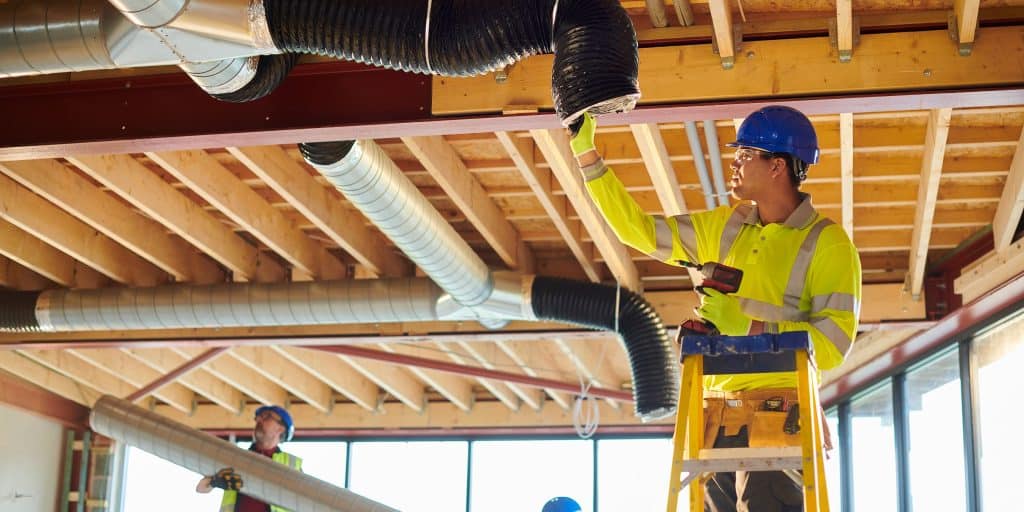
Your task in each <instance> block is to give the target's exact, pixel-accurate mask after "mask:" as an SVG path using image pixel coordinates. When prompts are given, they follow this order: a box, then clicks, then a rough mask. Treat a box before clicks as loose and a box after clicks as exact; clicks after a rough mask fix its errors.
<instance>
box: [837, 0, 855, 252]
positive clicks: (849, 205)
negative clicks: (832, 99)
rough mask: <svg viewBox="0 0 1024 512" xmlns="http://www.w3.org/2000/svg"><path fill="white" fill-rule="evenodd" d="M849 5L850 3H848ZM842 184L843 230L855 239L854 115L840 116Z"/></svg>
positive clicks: (845, 114)
mask: <svg viewBox="0 0 1024 512" xmlns="http://www.w3.org/2000/svg"><path fill="white" fill-rule="evenodd" d="M847 4H849V1H847ZM839 160H840V164H839V167H840V171H839V173H840V183H841V186H842V201H843V209H842V211H843V219H842V220H843V229H845V230H846V235H847V236H849V237H850V238H851V239H852V238H853V201H854V198H853V114H852V113H843V114H839Z"/></svg>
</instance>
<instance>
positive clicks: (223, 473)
mask: <svg viewBox="0 0 1024 512" xmlns="http://www.w3.org/2000/svg"><path fill="white" fill-rule="evenodd" d="M210 487H216V488H218V489H224V490H225V491H237V490H239V489H241V488H242V477H241V476H239V475H238V473H235V469H234V468H224V469H221V470H220V471H218V472H217V474H216V475H213V476H211V477H210Z"/></svg>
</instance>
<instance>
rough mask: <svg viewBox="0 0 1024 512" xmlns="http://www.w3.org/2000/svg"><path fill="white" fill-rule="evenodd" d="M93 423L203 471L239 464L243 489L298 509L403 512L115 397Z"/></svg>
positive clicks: (101, 405)
mask: <svg viewBox="0 0 1024 512" xmlns="http://www.w3.org/2000/svg"><path fill="white" fill-rule="evenodd" d="M89 424H90V426H91V428H92V430H94V431H96V432H98V433H100V434H103V435H105V436H107V437H110V438H112V439H116V440H118V441H120V442H122V443H125V444H130V445H132V446H135V447H137V448H139V449H141V450H145V451H147V452H149V453H151V454H153V455H156V456H157V457H160V458H162V459H165V460H167V461H169V462H172V463H174V464H177V465H179V466H181V467H184V468H187V469H190V470H192V471H195V472H196V473H199V474H201V475H212V474H214V473H216V472H217V470H219V469H221V468H225V467H231V468H234V469H235V471H236V472H237V473H238V474H239V475H241V477H242V483H243V487H242V490H243V492H245V493H246V494H248V495H250V496H253V497H255V498H258V499H260V500H261V501H264V502H267V503H273V504H274V505H277V506H279V507H284V508H287V509H289V510H292V511H295V512H398V511H397V510H396V509H393V508H391V507H388V506H386V505H383V504H381V503H378V502H376V501H373V500H370V499H368V498H365V497H363V496H360V495H358V494H355V493H353V492H351V491H347V490H345V489H342V488H340V487H336V486H334V485H331V484H329V483H327V482H324V481H323V480H320V479H318V478H315V477H312V476H309V475H306V474H304V473H302V472H299V471H295V470H294V469H292V468H289V467H287V466H285V465H283V464H278V463H276V462H274V461H273V460H271V459H269V458H267V457H264V456H262V455H259V454H257V453H253V452H250V451H248V450H242V449H241V448H238V447H237V446H235V445H233V444H231V443H229V442H227V441H224V440H223V439H219V438H216V437H214V436H211V435H209V434H207V433H204V432H200V431H197V430H195V429H192V428H189V427H187V426H185V425H182V424H181V423H178V422H176V421H173V420H170V419H168V418H165V417H163V416H161V415H159V414H157V413H155V412H152V411H149V410H146V409H143V408H141V407H137V406H135V405H132V404H131V403H130V402H128V401H125V400H121V399H120V398H117V397H114V396H111V395H105V396H103V397H101V398H100V399H99V400H98V401H97V402H96V404H95V405H94V406H93V408H92V413H91V414H90V416H89Z"/></svg>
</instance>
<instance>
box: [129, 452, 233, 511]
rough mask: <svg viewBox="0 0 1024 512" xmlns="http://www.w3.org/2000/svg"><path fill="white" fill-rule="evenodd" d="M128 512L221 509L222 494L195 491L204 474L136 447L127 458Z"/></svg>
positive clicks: (218, 491) (219, 492)
mask: <svg viewBox="0 0 1024 512" xmlns="http://www.w3.org/2000/svg"><path fill="white" fill-rule="evenodd" d="M125 464H127V468H128V469H127V470H126V471H125V484H124V505H123V508H122V510H124V511H125V512H180V511H182V510H200V511H201V510H210V511H215V510H217V509H219V508H220V498H221V495H222V494H223V491H221V490H220V489H214V490H213V492H211V493H209V494H199V493H197V492H196V484H197V483H199V480H200V479H201V478H203V477H202V475H200V474H198V473H193V472H192V471H189V470H187V469H185V468H183V467H181V466H178V465H177V464H173V463H171V462H168V461H166V460H164V459H161V458H160V457H157V456H156V455H151V454H149V453H148V452H144V451H142V450H140V449H138V448H135V447H133V446H129V447H128V450H127V455H126V456H125Z"/></svg>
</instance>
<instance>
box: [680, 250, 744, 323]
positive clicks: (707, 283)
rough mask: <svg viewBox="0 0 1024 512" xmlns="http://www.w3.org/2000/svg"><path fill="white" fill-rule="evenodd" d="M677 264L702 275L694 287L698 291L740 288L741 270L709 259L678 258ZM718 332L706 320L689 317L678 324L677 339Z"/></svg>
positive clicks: (726, 291) (730, 291) (727, 291)
mask: <svg viewBox="0 0 1024 512" xmlns="http://www.w3.org/2000/svg"><path fill="white" fill-rule="evenodd" d="M679 264H680V265H682V266H684V267H688V268H695V269H697V270H698V271H699V272H700V273H701V275H702V276H704V282H703V283H701V285H700V286H698V287H697V288H696V290H697V292H698V293H704V288H713V289H715V290H718V291H720V292H722V293H736V290H739V289H740V282H741V281H743V271H742V270H740V269H738V268H733V267H730V266H727V265H722V264H721V263H715V262H713V261H709V262H707V263H702V264H698V263H690V262H689V261H684V260H679ZM718 334H719V332H718V328H717V327H715V324H713V323H711V322H709V321H707V320H696V319H691V320H687V321H685V322H683V324H682V325H680V326H679V339H682V337H683V336H689V335H700V336H717V335H718Z"/></svg>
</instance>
